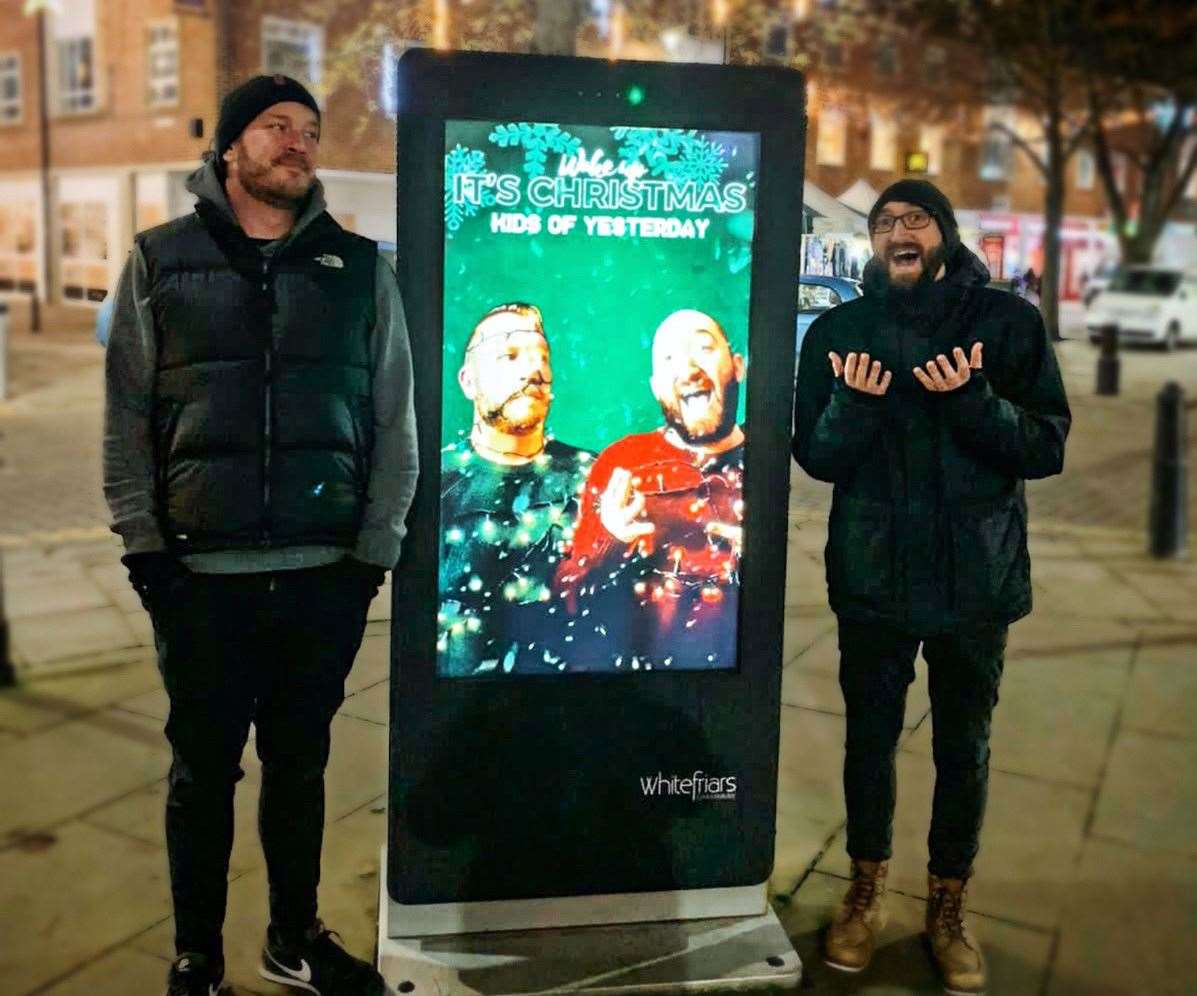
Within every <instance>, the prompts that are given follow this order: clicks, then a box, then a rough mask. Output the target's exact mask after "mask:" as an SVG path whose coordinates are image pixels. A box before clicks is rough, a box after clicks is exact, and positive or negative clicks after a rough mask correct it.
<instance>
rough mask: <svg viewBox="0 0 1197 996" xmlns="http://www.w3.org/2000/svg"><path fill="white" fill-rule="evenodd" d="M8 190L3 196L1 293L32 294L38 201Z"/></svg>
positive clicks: (0, 201)
mask: <svg viewBox="0 0 1197 996" xmlns="http://www.w3.org/2000/svg"><path fill="white" fill-rule="evenodd" d="M5 193H6V196H5V197H4V198H3V199H0V294H4V293H12V292H14V291H15V292H16V293H18V294H32V293H33V289H34V285H35V282H36V276H37V257H36V256H35V255H34V248H35V242H34V233H35V232H36V231H37V228H36V224H35V222H34V204H33V202H32V201H27V200H15V199H11V194H9V193H8V192H7V191H6V192H5Z"/></svg>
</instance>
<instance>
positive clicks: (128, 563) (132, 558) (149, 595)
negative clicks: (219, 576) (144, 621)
mask: <svg viewBox="0 0 1197 996" xmlns="http://www.w3.org/2000/svg"><path fill="white" fill-rule="evenodd" d="M121 563H122V564H124V565H125V567H126V568H127V569H128V571H129V583H130V584H131V585H133V590H134V591H135V592H137V597H138V598H140V599H141V604H142V605H143V606H145V609H146V611H147V612H149V611H150V609H151V606H152V604H153V602H154V600H155V599H156V598H157V597H158V596H159V595H161V594H164V593H166V592H168V591H170V590H171V589H172V588H173V587H174V586H175V585H177V584H179V583H180V582H182V581H185V580H186V579H187V578H188V577H189V576H190V574H191V572H190V571H189V570H188V569H187V568H186V567H185V566H184V564H183V562H182V561H181V560H179V558H178V557H176V556H175V555H174V554H171V553H167V552H166V551H165V550H157V551H155V552H153V553H126V554H125V555H124V556H123V557H121Z"/></svg>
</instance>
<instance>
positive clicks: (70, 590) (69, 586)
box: [4, 574, 111, 622]
mask: <svg viewBox="0 0 1197 996" xmlns="http://www.w3.org/2000/svg"><path fill="white" fill-rule="evenodd" d="M109 604H111V603H110V599H109V596H108V594H107V593H106V592H104V591H103V590H102V589H101V588H99V587H98V586H97V585H96V584H95V583H93V582H92V581H91V579H90V578H88V577H86V576H84V575H82V574H80V576H79V577H78V578H70V579H67V578H61V579H55V580H46V581H37V582H34V583H26V584H15V585H14V584H9V585H7V586H6V587H5V590H4V609H5V613H6V614H7V615H8V618H9V620H10V622H11V621H12V620H16V619H26V618H28V617H29V616H44V615H50V614H57V613H60V612H73V611H76V610H78V609H99V608H104V607H105V606H108V605H109Z"/></svg>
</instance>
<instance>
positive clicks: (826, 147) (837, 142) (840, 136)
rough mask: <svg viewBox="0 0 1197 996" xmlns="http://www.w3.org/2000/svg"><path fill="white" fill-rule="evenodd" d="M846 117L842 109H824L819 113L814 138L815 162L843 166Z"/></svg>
mask: <svg viewBox="0 0 1197 996" xmlns="http://www.w3.org/2000/svg"><path fill="white" fill-rule="evenodd" d="M847 146H848V119H847V118H846V117H845V116H844V112H843V111H836V110H826V111H823V112H822V113H821V114H820V115H819V122H818V134H817V137H816V139H815V163H816V164H817V165H819V166H843V165H844V162H845V160H846V159H847Z"/></svg>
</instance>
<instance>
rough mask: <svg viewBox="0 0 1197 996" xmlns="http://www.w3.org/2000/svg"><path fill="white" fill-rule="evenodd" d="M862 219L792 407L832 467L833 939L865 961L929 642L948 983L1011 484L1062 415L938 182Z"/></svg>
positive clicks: (1006, 617) (1064, 407)
mask: <svg viewBox="0 0 1197 996" xmlns="http://www.w3.org/2000/svg"><path fill="white" fill-rule="evenodd" d="M869 230H870V232H871V234H872V242H873V251H874V256H873V258H872V259H871V260H870V262H869V264H868V266H867V267H866V272H865V294H864V296H863V297H861V298H859V299H857V300H854V301H851V302H848V303H846V304H844V305H841V306H839V307H837V308H834V309H832V310H830V311H828V312H826V313H825V314H824V315H823V316H822V317H820V318H819V319H818V321H816V322H815V323H814V324H813V325H812V326H811V329H810V331H809V333H808V334H807V336H806V338H805V341H804V342H803V344H802V353H801V357H800V363H799V368H798V387H797V401H796V406H795V432H794V442H793V449H794V456H795V458H796V459H797V461H798V463H799V464H800V465H801V466H802V467H803V469H804V470H806V471H807V473H809V474H811V475H812V476H813V477H815V478H818V479H819V480H822V481H829V482H831V483H832V484H834V485H835V490H834V495H833V499H832V508H831V519H830V523H829V530H828V542H827V549H826V565H827V587H828V592H829V595H830V602H831V607H832V609H833V610H834V611H835V613H836V616H837V617H838V620H839V646H840V686H841V688H842V690H843V694H844V700H845V705H846V714H847V744H846V756H845V762H844V792H845V796H846V801H847V811H848V841H847V849H848V854H849V856H850V857H851V858H852V886H851V888H850V889H849V890H848V893H847V895H846V896H845V898H844V902H843V904H842V906H841V907H840V909H839V911H838V912H837V915H836V917H835V919H834V921H833V923H832V924H831V926H830V928H829V930H828V933H827V937H826V940H825V958H826V960H827V962H828V964H830V965H832V966H833V967H836V968H841V969H844V970H846V971H859V970H861V969H863V968H864V967H865V966H866V965H867V964H868V962H869V959H870V958H871V956H872V953H873V948H874V945H875V942H876V936H877V932H878V931H879V930H880V929H881V927H882V925H883V924H884V920H885V910H884V905H883V898H884V892H885V876H886V870H887V861H888V859H889V857H890V846H891V835H892V823H893V810H894V800H895V777H894V750H895V747H896V744H897V740H898V736H899V733H900V732H901V729H902V719H903V711H904V705H905V698H906V689H907V686H908V685H909V684H910V682H911V681H912V680H913V678H914V660H915V657H916V656H917V654H918V651H919V647H920V645H921V647H922V650H923V656H924V658H925V660H926V661H927V665H928V673H929V680H930V692H931V705H932V727H933V733H934V737H933V752H934V758H935V769H936V783H935V797H934V804H933V810H932V817H931V829H930V834H929V836H928V848H929V851H930V862H929V864H928V870H929V885H928V895H929V901H928V908H927V922H926V926H927V934H928V939H929V942H930V947H931V952H932V955H933V957H934V960H935V962H936V965H937V967H938V969H939V970H940V973H941V975H942V977H943V980H944V984H945V987H946V988H947V989H949V990H951V991H953V992H961V993H979V992H982V991H983V989H984V986H985V964H984V959H983V957H982V956H981V952H980V949H979V947H978V946H977V944H976V941H975V940H974V939H973V937H972V935H971V934H970V932H969V931H968V929H967V927H966V926H965V925H964V922H963V919H962V911H963V904H964V898H965V885H966V883H967V881H968V878H969V876H970V875H971V873H972V863H973V859H974V857H975V856H976V853H977V847H978V837H979V834H980V829H981V822H982V817H983V814H984V809H985V797H986V784H987V780H988V761H989V746H988V741H989V728H990V718H991V715H992V712H993V707H994V705H995V704H996V702H997V697H998V683H999V681H1000V678H1001V673H1002V663H1003V657H1004V652H1005V646H1006V632H1007V627H1008V626H1009V624H1010V623H1012V622H1014V621H1015V620H1016V619H1019V618H1021V617H1022V616H1025V615H1026V614H1027V613H1028V612H1030V610H1031V579H1030V557H1029V555H1028V552H1027V509H1026V500H1025V497H1024V484H1023V482H1024V481H1025V480H1027V479H1035V478H1041V477H1048V476H1050V475H1052V474H1058V473H1059V472H1060V470H1061V469H1062V467H1063V461H1064V441H1065V438H1066V436H1067V434H1068V428H1069V424H1070V420H1071V416H1070V413H1069V409H1068V401H1067V398H1066V397H1065V394H1064V386H1063V383H1062V382H1061V379H1060V373H1059V369H1058V367H1057V365H1056V359H1055V356H1054V354H1053V352H1052V348H1051V345H1050V343H1049V341H1048V337H1047V333H1046V332H1045V330H1044V325H1043V321H1042V319H1041V317H1040V315H1039V313H1038V311H1037V310H1036V309H1035V308H1034V307H1033V306H1031V305H1029V304H1028V303H1027V302H1026V301H1023V300H1020V299H1019V298H1017V297H1015V296H1013V295H1011V294H1007V293H1005V292H1002V291H998V290H994V289H991V288H987V287H985V286H984V285H985V283H986V282H987V281H988V279H989V274H988V272H987V270H986V268H985V267H984V265H983V264H982V263H981V261H980V260H979V259H978V258H977V257H976V256H975V255H974V254H973V253H972V252H970V251H969V250H968V249H967V248H966V247H965V246H963V245H962V244H961V243H960V237H959V234H958V231H957V225H956V218H955V215H954V214H953V211H952V207H951V205H950V203H949V202H948V200H947V198H946V197H945V196H944V195H943V194H942V193H941V192H940V191H939V190H938V189H937V188H936V187H934V186H933V185H932V184H930V183H927V182H926V181H922V180H902V181H899V182H898V183H895V184H893V185H892V186H890V187H889V188H888V189H887V190H886V191H885V192H884V193H882V195H881V196H880V197H879V198H878V200H877V203H876V205H875V206H874V207H873V210H872V211H871V212H870V213H869Z"/></svg>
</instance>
